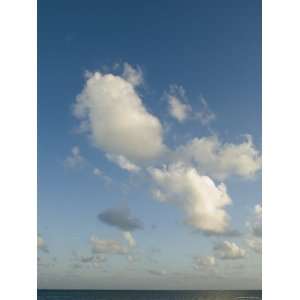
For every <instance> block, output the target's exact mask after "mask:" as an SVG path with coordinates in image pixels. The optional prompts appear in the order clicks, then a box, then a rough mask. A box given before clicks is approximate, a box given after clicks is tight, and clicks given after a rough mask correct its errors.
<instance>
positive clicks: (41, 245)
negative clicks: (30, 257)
mask: <svg viewBox="0 0 300 300" xmlns="http://www.w3.org/2000/svg"><path fill="white" fill-rule="evenodd" d="M37 248H38V250H41V251H43V252H45V253H48V252H49V250H48V246H47V244H46V243H45V241H44V239H43V238H42V237H41V236H40V235H38V236H37Z"/></svg>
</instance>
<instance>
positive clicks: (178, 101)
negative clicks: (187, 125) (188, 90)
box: [166, 85, 192, 122]
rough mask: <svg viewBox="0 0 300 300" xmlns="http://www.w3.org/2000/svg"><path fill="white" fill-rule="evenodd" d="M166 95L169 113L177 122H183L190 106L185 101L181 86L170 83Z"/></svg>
mask: <svg viewBox="0 0 300 300" xmlns="http://www.w3.org/2000/svg"><path fill="white" fill-rule="evenodd" d="M166 96H167V99H168V104H169V114H170V115H171V116H172V117H173V118H175V119H176V120H177V121H178V122H184V121H185V120H186V119H187V118H188V117H189V114H190V113H191V112H192V108H191V106H190V105H189V104H187V103H185V102H186V97H185V91H184V89H183V87H181V86H177V85H172V86H171V87H170V91H169V92H168V93H166Z"/></svg>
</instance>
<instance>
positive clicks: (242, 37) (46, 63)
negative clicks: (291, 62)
mask: <svg viewBox="0 0 300 300" xmlns="http://www.w3.org/2000/svg"><path fill="white" fill-rule="evenodd" d="M260 6H261V2H260V1H256V0H254V1H239V0H234V1H230V0H228V1H221V0H219V1H214V0H213V1H212V0H209V1H208V0H205V1H204V0H201V1H186V2H183V1H148V2H146V1H110V2H107V1H39V3H38V232H39V235H40V237H41V239H42V240H43V242H42V243H41V244H40V247H39V263H38V287H40V288H99V289H101V288H129V289H138V288H145V289H152V288H159V289H160V288H167V289H168V288H182V289H224V288H226V289H227V288H228V289H240V288H260V287H261V257H260V254H259V253H256V252H255V251H253V249H251V247H250V246H249V242H248V241H249V239H252V238H255V239H257V237H253V236H252V233H251V228H252V227H251V224H250V223H251V222H252V218H253V215H254V207H255V206H256V205H257V204H259V203H260V202H261V179H260V170H257V172H255V175H254V176H253V178H251V179H249V178H242V176H235V175H233V176H228V178H226V179H224V180H218V179H213V180H214V182H215V183H216V184H218V183H220V182H221V181H224V183H225V184H226V186H227V193H228V194H229V196H230V198H231V199H232V204H231V205H230V206H226V211H227V213H228V214H229V215H230V217H231V227H232V228H233V229H235V230H237V231H239V233H240V234H238V235H234V236H232V235H230V234H227V235H226V234H220V235H217V236H215V235H212V236H207V235H205V234H204V233H203V232H201V230H200V231H197V232H195V230H194V228H193V227H192V226H188V225H186V224H184V222H183V220H184V217H185V213H184V211H183V210H182V208H181V207H178V206H176V205H173V204H169V203H160V202H159V201H157V200H155V199H154V197H153V195H152V193H151V189H152V186H153V184H154V183H153V182H152V180H151V179H150V178H149V174H148V173H147V171H146V167H145V170H144V169H143V170H142V171H140V172H139V173H137V174H133V173H131V172H127V171H126V170H123V169H121V168H119V166H117V165H116V164H114V163H113V162H111V161H109V160H108V159H107V158H106V157H105V151H104V150H103V149H99V148H97V147H95V146H93V144H92V142H91V141H90V139H89V138H88V137H87V135H86V134H84V133H78V127H79V120H78V119H77V118H76V117H74V115H73V113H72V106H73V105H74V103H75V99H76V96H77V95H78V94H80V93H81V91H82V90H83V87H84V85H85V82H86V78H85V77H84V73H85V72H86V71H87V70H88V71H90V72H94V71H100V72H101V73H102V74H106V73H112V74H119V75H120V74H121V73H122V70H123V64H124V63H125V62H127V63H128V64H130V65H131V66H132V67H133V68H135V69H136V68H138V66H139V68H140V69H141V70H142V74H143V78H144V84H143V85H142V86H140V87H139V88H138V94H139V95H140V97H141V99H142V101H143V105H144V107H146V108H147V110H148V112H149V113H151V114H152V115H154V116H156V117H157V118H158V119H159V120H160V122H161V124H162V127H163V131H164V134H163V135H164V143H165V144H166V145H167V146H168V147H169V148H170V149H172V150H174V149H176V148H177V147H178V146H180V145H184V144H186V143H187V142H188V141H190V140H191V139H192V138H203V137H209V136H217V137H218V139H219V140H220V141H221V143H225V144H226V143H231V144H234V145H239V144H241V143H243V142H245V141H244V138H243V135H245V134H249V135H251V136H252V139H253V145H252V146H253V148H255V149H256V150H257V151H259V152H260V149H261V7H260ZM116 64H118V68H114V66H116ZM170 85H176V86H182V87H183V88H184V90H185V92H186V101H187V102H188V103H189V105H190V106H191V107H192V109H193V113H194V112H201V111H202V110H203V103H202V102H201V99H202V98H204V99H205V100H206V102H207V105H208V107H209V109H210V111H211V112H212V113H213V114H214V115H215V120H213V121H212V122H210V123H209V124H203V123H201V121H200V120H199V119H197V118H194V119H193V118H191V119H189V118H187V120H186V121H185V122H178V121H177V120H176V119H174V118H172V116H171V115H170V113H169V106H168V96H167V93H169V87H170ZM124 140H126V137H124ZM75 146H76V147H78V149H80V154H81V156H82V157H84V162H83V163H82V164H80V165H79V164H78V166H77V165H76V166H73V167H72V166H70V165H69V164H68V157H70V155H71V149H72V148H73V147H75ZM140 147H143V145H140ZM233 159H234V158H233ZM156 166H157V167H158V168H160V166H159V164H158V163H156ZM95 168H98V169H100V170H101V171H102V172H103V175H102V176H95V175H94V174H93V170H94V169H95ZM203 172H204V173H203V174H201V175H207V174H205V171H203ZM208 175H209V174H208ZM108 177H109V178H110V182H108V181H107V178H108ZM122 205H123V206H127V207H128V208H129V209H130V212H131V214H132V216H134V217H136V218H138V219H139V220H141V222H142V223H143V225H144V226H143V227H144V228H143V229H140V230H135V231H133V232H132V235H133V237H134V239H135V241H136V246H135V247H133V248H132V249H130V252H129V253H126V254H124V255H115V254H109V253H105V254H103V255H102V254H101V255H100V256H101V259H102V258H103V262H101V263H99V265H97V266H94V265H92V264H87V263H84V262H82V261H81V257H82V256H89V257H90V256H94V253H92V252H91V243H90V238H91V237H92V236H96V237H97V238H98V239H104V240H116V241H119V242H120V243H121V244H124V245H126V241H125V240H124V238H123V237H122V230H119V229H118V228H116V227H114V226H109V225H108V224H105V223H104V222H101V221H100V220H99V219H98V218H97V215H98V214H99V213H101V212H103V211H105V210H106V209H109V208H116V207H119V206H122ZM224 241H229V242H230V243H235V244H236V245H238V246H239V247H240V249H243V250H244V251H245V252H246V254H245V255H241V257H237V258H234V259H222V257H221V256H220V255H219V256H218V252H216V250H214V247H215V248H217V245H220V244H222V243H224ZM128 256H131V257H132V258H133V260H134V262H131V261H129V260H128ZM205 256H214V257H215V258H216V263H215V264H213V265H212V266H209V267H207V266H204V265H203V264H201V266H200V268H199V265H198V268H195V262H196V258H197V257H198V258H199V257H205ZM104 260H105V261H104Z"/></svg>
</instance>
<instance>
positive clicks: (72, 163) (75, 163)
mask: <svg viewBox="0 0 300 300" xmlns="http://www.w3.org/2000/svg"><path fill="white" fill-rule="evenodd" d="M84 162H85V159H84V157H83V156H82V155H81V153H80V149H79V147H78V146H74V147H73V148H72V149H71V154H70V155H68V156H67V158H66V159H65V161H64V164H65V166H66V167H68V168H76V167H81V166H82V165H83V163H84Z"/></svg>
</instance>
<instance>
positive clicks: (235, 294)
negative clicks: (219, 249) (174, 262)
mask: <svg viewBox="0 0 300 300" xmlns="http://www.w3.org/2000/svg"><path fill="white" fill-rule="evenodd" d="M261 295H262V292H261V291H128V290H126V291H107V290H105V291H96V290H38V300H117V299H121V300H232V299H235V300H259V299H261Z"/></svg>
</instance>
